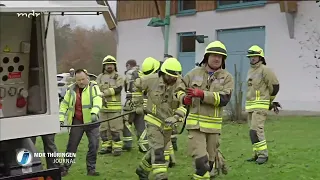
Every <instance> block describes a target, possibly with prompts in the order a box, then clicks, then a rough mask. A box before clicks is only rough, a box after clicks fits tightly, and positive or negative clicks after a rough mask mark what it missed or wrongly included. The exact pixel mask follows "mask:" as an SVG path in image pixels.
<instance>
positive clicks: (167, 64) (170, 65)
mask: <svg viewBox="0 0 320 180" xmlns="http://www.w3.org/2000/svg"><path fill="white" fill-rule="evenodd" d="M161 71H162V72H163V73H166V74H168V75H170V76H173V77H179V75H180V74H181V72H182V66H181V64H180V62H179V61H178V60H177V59H176V58H168V59H166V60H165V61H164V62H163V64H162V66H161Z"/></svg>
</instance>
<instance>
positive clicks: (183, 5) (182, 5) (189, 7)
mask: <svg viewBox="0 0 320 180" xmlns="http://www.w3.org/2000/svg"><path fill="white" fill-rule="evenodd" d="M195 13H196V1H193V0H179V2H178V14H177V15H178V16H179V15H192V14H195Z"/></svg>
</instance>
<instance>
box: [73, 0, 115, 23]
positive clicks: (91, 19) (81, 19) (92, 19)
mask: <svg viewBox="0 0 320 180" xmlns="http://www.w3.org/2000/svg"><path fill="white" fill-rule="evenodd" d="M108 3H109V5H110V8H111V9H112V11H113V13H114V15H116V6H117V1H108ZM72 18H74V19H75V20H76V21H77V24H78V25H81V26H84V27H89V28H90V27H92V26H96V27H99V26H101V25H103V24H106V22H105V20H104V18H103V16H102V15H99V16H93V15H90V16H85V15H81V16H72Z"/></svg>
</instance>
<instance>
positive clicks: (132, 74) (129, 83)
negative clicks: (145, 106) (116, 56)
mask: <svg viewBox="0 0 320 180" xmlns="http://www.w3.org/2000/svg"><path fill="white" fill-rule="evenodd" d="M125 75H126V78H125V80H124V87H125V92H126V100H133V101H136V100H141V99H142V95H141V94H140V93H136V92H134V91H133V83H134V81H135V80H136V79H137V78H139V77H140V74H139V68H138V67H137V66H135V67H133V68H132V69H130V70H128V71H127V72H126V73H125Z"/></svg>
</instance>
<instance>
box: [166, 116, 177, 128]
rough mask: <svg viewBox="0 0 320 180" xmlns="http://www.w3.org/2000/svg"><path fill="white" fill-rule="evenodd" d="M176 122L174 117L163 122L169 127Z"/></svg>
mask: <svg viewBox="0 0 320 180" xmlns="http://www.w3.org/2000/svg"><path fill="white" fill-rule="evenodd" d="M177 121H178V119H177V118H175V117H174V116H171V117H168V118H167V119H165V120H164V122H165V123H166V124H167V125H169V126H171V125H172V124H174V123H176V122H177Z"/></svg>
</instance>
